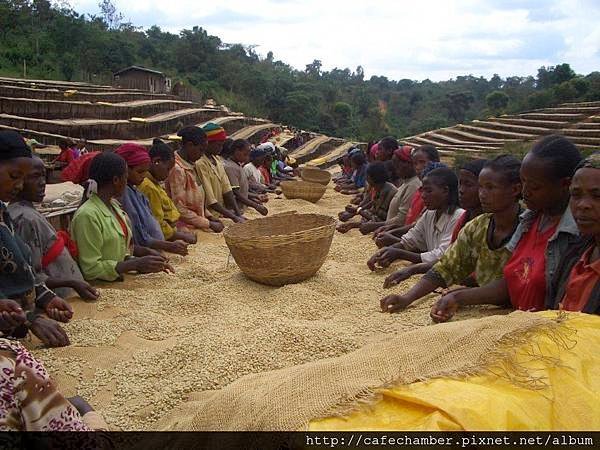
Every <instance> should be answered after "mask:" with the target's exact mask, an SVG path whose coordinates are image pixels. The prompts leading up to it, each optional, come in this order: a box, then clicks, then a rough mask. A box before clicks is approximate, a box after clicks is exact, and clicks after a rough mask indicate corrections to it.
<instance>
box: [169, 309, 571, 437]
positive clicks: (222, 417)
mask: <svg viewBox="0 0 600 450" xmlns="http://www.w3.org/2000/svg"><path fill="white" fill-rule="evenodd" d="M562 321H563V319H562V318H560V317H557V319H556V320H552V319H548V318H544V317H539V316H536V315H534V314H531V313H525V312H520V311H517V312H514V313H511V314H509V315H507V316H492V317H488V318H485V319H474V320H467V321H460V322H451V323H446V324H441V325H436V326H430V327H422V328H419V329H417V330H414V331H409V332H406V333H401V334H399V335H396V336H390V337H389V338H387V339H385V340H382V341H380V342H374V343H371V344H369V345H366V346H364V347H363V348H361V349H359V350H357V351H354V352H351V353H349V354H347V355H344V356H341V357H337V358H330V359H326V360H320V361H315V362H312V363H308V364H304V365H301V366H297V367H288V368H285V369H281V370H276V371H272V372H266V373H263V374H257V375H249V376H246V377H244V378H241V379H240V380H238V381H236V382H234V383H232V384H231V385H229V386H227V387H226V388H224V389H222V390H220V391H216V392H206V393H201V394H198V395H196V396H194V400H193V401H190V402H189V403H187V404H185V405H183V406H182V407H180V408H178V409H176V410H175V411H173V412H172V413H171V414H170V415H169V416H168V417H167V418H165V419H163V420H162V421H160V422H159V423H158V427H159V429H161V430H178V431H184V430H185V431H200V430H202V431H214V430H217V431H242V430H249V431H298V430H305V429H307V427H308V424H309V422H310V421H311V420H313V419H317V418H322V417H330V416H333V415H342V416H343V415H344V414H347V413H348V412H350V411H352V410H353V408H355V407H356V406H357V405H358V404H360V403H363V402H367V403H371V402H373V401H374V400H376V399H377V395H376V390H377V389H379V388H383V387H390V386H397V385H400V384H408V383H412V382H415V381H422V380H427V379H431V378H434V377H441V376H444V377H464V376H467V375H473V374H481V373H484V372H485V371H486V369H487V368H488V367H490V365H493V367H494V369H495V372H494V373H497V374H498V368H499V367H501V368H502V371H501V373H499V375H500V376H505V377H507V378H509V379H511V380H512V381H513V382H515V383H518V384H520V385H525V386H528V387H531V388H542V387H544V380H540V379H539V378H537V377H536V375H535V374H533V373H527V371H526V370H525V369H524V368H523V367H522V366H520V365H519V361H518V358H517V357H516V352H517V347H519V346H522V345H526V346H527V345H528V344H529V345H528V348H529V352H530V356H531V357H533V358H536V359H539V358H543V357H544V355H539V354H537V353H536V351H537V350H536V348H537V347H536V345H535V335H544V336H549V337H550V338H551V339H553V341H554V342H555V343H557V345H560V346H562V347H568V346H569V345H570V344H572V343H573V341H572V340H571V336H570V335H571V334H572V332H571V330H570V329H569V328H568V327H566V326H563V325H561V322H562ZM537 352H538V353H539V351H537ZM551 362H552V363H553V364H558V361H551ZM499 363H500V365H499Z"/></svg>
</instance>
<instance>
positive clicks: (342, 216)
mask: <svg viewBox="0 0 600 450" xmlns="http://www.w3.org/2000/svg"><path fill="white" fill-rule="evenodd" d="M354 216H355V214H351V213H349V212H348V211H342V212H341V213H339V214H338V218H339V219H340V220H341V221H342V222H347V221H349V220H350V219H352V218H353V217H354Z"/></svg>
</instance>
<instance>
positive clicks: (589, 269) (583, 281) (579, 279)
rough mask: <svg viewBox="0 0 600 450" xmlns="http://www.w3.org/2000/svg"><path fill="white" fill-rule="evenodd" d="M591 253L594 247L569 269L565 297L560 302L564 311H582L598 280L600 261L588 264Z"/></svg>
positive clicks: (599, 276)
mask: <svg viewBox="0 0 600 450" xmlns="http://www.w3.org/2000/svg"><path fill="white" fill-rule="evenodd" d="M593 251H594V246H591V247H590V248H589V249H588V250H587V251H586V252H585V253H584V254H583V255H581V259H580V260H579V261H578V262H577V264H575V266H573V269H571V274H570V275H569V280H568V281H567V289H566V291H565V296H564V297H563V299H562V302H561V303H562V308H563V309H564V310H566V311H582V310H583V308H585V305H586V304H587V302H588V300H589V299H590V297H591V296H592V290H593V289H594V287H595V286H596V283H598V279H600V259H597V260H596V261H594V262H593V263H591V264H589V260H590V256H591V255H592V252H593Z"/></svg>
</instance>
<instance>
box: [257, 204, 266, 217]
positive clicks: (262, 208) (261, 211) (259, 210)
mask: <svg viewBox="0 0 600 450" xmlns="http://www.w3.org/2000/svg"><path fill="white" fill-rule="evenodd" d="M254 209H256V210H257V211H258V212H259V213H260V214H261V215H263V216H266V215H267V214H269V210H268V209H267V208H265V207H264V206H263V205H257V206H256V208H254Z"/></svg>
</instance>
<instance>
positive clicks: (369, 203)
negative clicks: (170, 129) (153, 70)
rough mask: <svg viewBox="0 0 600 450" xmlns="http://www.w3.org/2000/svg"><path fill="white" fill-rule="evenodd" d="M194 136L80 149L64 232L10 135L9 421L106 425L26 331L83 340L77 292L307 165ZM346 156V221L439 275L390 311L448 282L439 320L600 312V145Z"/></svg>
mask: <svg viewBox="0 0 600 450" xmlns="http://www.w3.org/2000/svg"><path fill="white" fill-rule="evenodd" d="M178 135H179V136H180V138H181V145H180V148H179V149H178V150H177V151H174V150H173V149H172V148H171V147H170V146H169V145H167V144H166V143H164V142H162V141H160V140H158V139H157V140H155V141H154V142H153V145H152V147H151V148H150V149H149V150H147V149H146V148H144V147H142V146H140V145H138V144H135V143H127V144H124V145H121V146H120V147H119V148H117V149H116V150H115V151H114V152H91V153H85V154H81V155H78V157H77V158H72V159H71V160H70V161H69V163H68V165H67V167H66V168H65V169H64V171H63V177H64V178H65V179H68V180H70V181H73V182H75V183H79V184H81V185H82V186H83V187H84V195H83V199H82V204H81V206H80V207H79V208H78V210H77V212H76V213H75V215H74V218H73V221H72V224H71V230H70V232H65V231H58V232H57V231H56V230H55V229H54V228H53V227H52V225H51V224H50V223H49V222H48V221H47V219H46V218H45V217H44V216H43V215H42V214H41V213H40V212H39V211H38V210H37V209H36V206H35V205H36V204H38V203H40V202H41V201H42V200H43V198H44V196H45V188H46V168H45V165H44V163H43V161H42V160H41V159H39V158H37V157H35V156H34V155H33V154H32V152H31V149H30V148H29V147H28V145H27V144H26V142H25V141H24V140H23V138H22V137H21V136H20V135H19V134H18V133H16V132H12V131H0V294H1V295H0V332H1V333H2V337H1V338H0V368H2V374H1V375H0V393H2V395H0V429H28V430H33V429H35V430H55V429H69V430H88V429H103V428H106V424H105V423H104V422H103V420H102V418H101V417H100V416H98V414H96V413H95V412H94V411H93V410H92V408H91V406H90V405H89V404H87V403H86V402H85V401H84V400H83V399H81V398H79V397H76V398H71V399H66V398H64V397H62V396H61V395H60V393H59V392H57V391H56V388H55V386H54V385H53V383H52V382H51V381H50V380H49V378H48V375H47V373H46V372H45V370H44V369H43V366H42V365H41V364H40V363H38V362H37V361H35V359H34V358H33V356H31V354H29V352H28V351H27V350H26V349H25V348H24V347H23V346H22V345H21V344H19V342H18V341H17V340H15V339H19V338H23V337H24V336H26V335H27V333H28V332H31V333H32V334H34V335H35V336H37V337H38V338H39V339H40V340H41V342H42V343H43V344H45V345H47V346H52V347H56V346H64V345H68V344H69V338H68V335H67V333H66V332H65V330H64V329H63V328H62V327H61V326H60V323H65V322H68V321H69V320H71V318H72V317H73V309H72V307H71V306H70V305H69V303H68V302H67V301H66V300H65V299H68V298H70V297H72V296H75V295H78V296H79V297H81V298H82V299H84V300H89V301H93V300H96V299H97V298H98V296H99V292H98V290H97V289H96V288H94V287H93V286H92V285H91V284H90V283H91V282H97V281H108V282H114V281H117V280H121V279H123V276H124V274H126V273H132V272H137V273H157V272H162V271H166V272H172V271H173V267H172V266H171V265H170V263H169V258H168V257H167V256H166V255H167V254H168V253H173V254H178V255H183V256H185V255H187V253H188V249H189V246H190V245H194V244H195V243H196V240H197V237H196V231H197V230H204V231H212V232H216V233H218V232H221V231H222V230H223V229H224V222H223V221H224V219H228V220H231V221H233V222H244V221H245V220H246V218H245V216H244V213H245V210H247V208H252V209H255V210H256V211H257V212H258V213H260V214H261V215H267V214H268V210H267V208H266V206H265V204H266V203H267V201H268V196H267V195H266V194H267V193H269V192H274V190H275V189H276V187H277V183H278V182H279V181H281V180H287V179H291V178H292V177H293V176H294V174H295V169H294V168H293V167H291V166H290V160H289V158H288V157H287V155H285V153H284V152H281V151H278V149H277V148H275V146H274V145H273V144H271V143H269V142H266V143H263V144H261V145H259V146H257V147H255V148H253V147H252V146H251V145H250V143H249V142H247V141H245V140H231V139H227V136H226V133H225V131H224V130H223V128H222V127H220V126H219V125H216V124H214V123H209V124H207V125H205V126H204V127H202V128H200V127H184V128H182V129H180V130H179V132H178ZM340 165H341V168H342V173H341V175H340V176H339V177H337V178H336V179H335V183H336V187H335V189H336V191H338V192H340V193H342V194H345V195H349V196H351V197H350V201H349V202H348V205H347V206H346V207H345V208H344V210H343V211H341V212H340V213H339V219H340V224H339V226H338V230H339V232H341V233H346V232H348V231H349V230H351V229H353V228H358V229H359V230H360V232H361V233H362V234H365V235H367V234H370V235H372V238H373V240H374V244H375V245H376V246H377V247H378V250H377V251H375V252H374V254H373V256H372V257H371V258H370V259H369V260H368V262H367V265H368V267H369V268H370V269H371V270H373V271H375V270H377V269H378V268H385V267H388V266H390V264H392V263H393V262H394V261H405V262H407V263H408V265H406V266H405V267H403V268H401V269H399V270H396V271H395V272H393V273H392V274H390V275H389V276H388V277H387V278H386V279H385V282H384V287H385V288H392V287H394V286H396V285H398V284H399V283H401V282H402V281H404V280H406V279H408V278H410V277H412V276H413V275H417V274H424V275H423V276H422V277H421V278H420V279H419V280H418V281H417V282H416V284H414V286H413V287H412V288H410V289H408V290H407V291H406V292H403V293H398V294H392V295H388V296H386V297H384V298H382V299H381V301H380V307H381V310H382V311H384V312H397V311H400V310H402V309H404V308H406V307H407V306H409V305H410V304H412V303H413V302H415V301H417V300H418V299H420V298H422V297H424V296H426V295H428V294H430V293H432V292H440V291H439V290H440V289H441V294H442V296H441V298H440V299H439V300H438V301H437V302H436V303H435V305H434V306H433V307H432V309H431V313H430V314H431V317H432V318H433V320H434V321H436V322H443V321H447V320H449V319H450V318H451V317H452V316H453V315H454V314H455V312H456V311H457V310H458V308H460V307H462V306H465V305H477V304H492V305H500V306H505V305H512V307H513V308H515V309H520V310H526V311H537V310H542V309H564V310H569V311H583V312H586V313H592V314H599V313H600V282H599V275H600V177H599V175H600V153H596V154H592V155H591V156H589V157H587V158H583V157H582V155H581V154H580V152H579V150H578V149H577V148H576V147H575V146H574V145H573V144H572V143H571V142H570V141H569V140H567V139H566V138H564V137H562V136H558V135H552V136H546V137H544V138H542V139H541V140H539V141H538V142H536V143H535V144H534V145H533V147H532V149H531V151H530V152H529V153H528V154H527V155H526V156H525V158H524V159H523V160H522V161H521V160H519V159H518V158H516V157H514V156H511V155H501V156H498V157H496V158H494V159H491V160H483V159H476V160H472V161H469V162H466V163H464V164H462V165H460V167H458V168H456V169H455V170H453V169H450V168H449V167H447V166H446V165H445V164H443V163H441V162H440V158H439V154H438V152H437V150H436V149H435V147H433V146H421V147H418V148H411V147H408V146H399V145H398V142H397V141H396V140H395V139H394V138H391V137H386V138H384V139H382V140H381V141H379V142H378V143H376V144H374V145H372V146H371V147H370V148H369V149H368V151H367V152H363V151H362V150H360V149H358V148H353V149H351V150H349V151H348V153H347V154H346V155H344V157H343V158H342V159H341V160H340ZM456 286H459V287H456ZM453 287H454V288H453ZM452 288H453V289H452ZM24 373H26V374H27V376H26V377H25V382H22V377H21V376H20V374H24ZM40 386H43V388H42V389H41V390H40V389H39V387H40ZM7 392H8V394H7ZM5 394H6V395H5ZM48 395H50V396H52V398H53V399H54V401H53V402H52V404H51V405H50V406H48V405H46V404H45V400H42V399H43V398H47V396H48Z"/></svg>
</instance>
